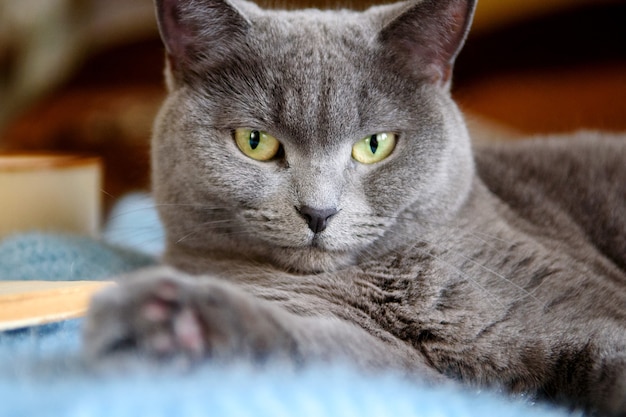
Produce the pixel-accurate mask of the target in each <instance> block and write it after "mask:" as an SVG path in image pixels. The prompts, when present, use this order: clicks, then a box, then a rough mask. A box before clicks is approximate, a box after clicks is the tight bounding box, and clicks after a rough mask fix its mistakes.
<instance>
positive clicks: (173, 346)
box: [84, 267, 299, 364]
mask: <svg viewBox="0 0 626 417" xmlns="http://www.w3.org/2000/svg"><path fill="white" fill-rule="evenodd" d="M272 307H273V306H269V305H267V303H261V302H258V300H256V299H254V298H253V297H250V296H248V295H247V294H245V293H243V292H242V291H240V290H238V289H237V288H235V287H233V286H232V285H228V284H227V283H224V282H221V281H219V280H216V279H210V278H195V277H189V276H186V275H184V274H182V273H180V272H178V271H175V270H173V269H171V268H167V267H162V268H153V269H146V270H142V271H140V272H137V273H135V274H132V275H129V276H127V277H123V279H122V280H121V281H120V284H119V285H118V286H116V287H113V288H110V289H108V290H105V291H104V292H102V293H100V294H98V295H97V296H96V297H95V298H94V300H93V301H92V305H91V307H90V311H89V314H88V316H87V320H86V324H85V331H84V348H85V353H86V356H87V358H88V360H90V361H91V362H92V363H99V362H103V361H105V360H106V362H107V363H109V362H110V361H111V360H128V359H129V356H130V357H142V358H144V359H159V360H173V359H175V360H178V361H182V362H184V363H186V364H191V363H193V362H196V361H201V360H204V359H207V358H212V359H214V360H218V361H225V360H230V359H232V358H235V357H236V358H248V359H251V360H253V361H263V360H265V359H267V358H279V357H284V358H289V359H290V360H291V361H293V362H297V360H298V357H299V352H298V349H297V345H296V343H295V340H294V338H293V336H292V335H291V334H290V332H289V331H288V329H287V327H288V324H287V323H286V322H285V320H284V319H283V318H282V317H280V316H281V314H280V313H281V312H279V311H277V310H276V309H275V308H272Z"/></svg>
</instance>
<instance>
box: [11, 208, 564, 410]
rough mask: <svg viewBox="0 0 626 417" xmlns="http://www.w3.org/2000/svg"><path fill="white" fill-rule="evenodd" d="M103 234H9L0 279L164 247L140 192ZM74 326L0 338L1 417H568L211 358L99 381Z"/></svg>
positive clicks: (376, 381) (91, 275) (327, 369)
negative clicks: (181, 369)
mask: <svg viewBox="0 0 626 417" xmlns="http://www.w3.org/2000/svg"><path fill="white" fill-rule="evenodd" d="M103 236H104V238H103V239H92V238H86V237H80V236H63V235H49V234H39V233H31V234H25V235H19V236H13V237H11V238H7V239H5V240H4V241H0V280H9V279H10V280H15V279H38V280H42V279H48V280H72V279H94V280H96V279H103V278H107V277H110V276H111V275H115V274H118V273H121V272H124V271H130V270H133V269H136V268H140V267H142V266H146V265H150V264H153V263H155V255H156V254H158V252H159V251H160V250H161V248H162V237H161V236H162V230H161V228H160V225H159V223H158V220H157V217H156V214H155V212H154V210H153V208H152V204H151V202H150V200H149V199H147V198H146V197H145V196H131V197H129V198H127V199H125V200H123V201H122V202H121V203H120V205H118V207H117V209H116V210H115V211H114V214H113V215H112V217H111V218H110V219H109V222H108V226H107V228H106V231H105V233H104V234H103ZM0 308H2V306H1V305H0ZM81 324H82V321H81V320H70V321H65V322H61V323H57V324H52V325H46V326H40V327H34V328H27V329H20V330H17V331H9V332H3V333H0V399H1V400H0V417H1V416H7V417H8V416H11V417H15V416H28V417H38V416H77V417H78V416H92V417H98V416H111V417H124V416H129V417H137V416H155V417H158V416H164V417H165V416H168V417H169V416H172V417H187V416H189V417H191V416H204V415H207V416H208V415H211V416H251V417H262V416H268V417H270V416H271V417H280V416H298V417H307V416H330V417H332V416H338V417H339V416H340V417H368V416H381V417H383V416H389V417H411V416H420V417H430V416H433V417H435V416H438V417H461V416H476V417H485V416H499V417H507V416H510V417H514V416H520V417H522V416H530V415H532V416H541V417H548V416H555V417H556V416H564V415H568V414H566V412H565V411H563V410H556V409H551V408H548V407H546V406H543V405H537V404H532V403H531V402H530V401H528V400H525V399H524V398H519V397H518V398H510V397H508V396H505V395H502V394H498V393H488V392H477V391H463V390H460V389H459V388H454V387H440V388H431V387H424V386H422V385H420V384H417V383H415V382H409V381H407V380H405V379H403V378H401V377H400V376H397V375H393V374H384V375H380V374H379V375H371V374H363V373H361V372H359V371H356V370H354V369H350V368H348V367H346V366H340V365H335V366H328V365H324V366H319V367H311V368H310V369H306V370H302V371H299V372H295V371H291V370H285V369H280V368H276V367H269V368H264V369H258V368H252V367H247V366H243V365H240V366H238V365H233V366H232V367H219V366H217V365H214V364H210V363H209V364H206V365H204V366H201V367H199V368H198V369H195V370H194V371H192V372H187V373H184V374H181V373H175V372H172V371H159V372H156V371H148V370H145V369H144V370H142V371H139V370H135V371H132V372H131V371H129V372H125V373H120V372H118V373H112V374H108V375H106V376H103V375H101V374H95V373H93V372H92V371H90V369H89V368H88V367H86V366H85V364H84V363H83V360H82V357H81V354H80V337H81V336H80V334H81Z"/></svg>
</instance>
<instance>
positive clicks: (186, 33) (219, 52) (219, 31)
mask: <svg viewBox="0 0 626 417" xmlns="http://www.w3.org/2000/svg"><path fill="white" fill-rule="evenodd" d="M156 12H157V21H158V25H159V32H160V33H161V38H162V40H163V43H164V44H165V49H166V52H167V56H168V60H169V64H170V69H171V70H172V71H173V72H174V73H175V74H177V73H184V72H186V71H191V72H194V71H196V70H201V69H202V68H204V69H206V68H207V67H211V66H216V65H219V63H220V62H222V61H223V60H225V59H227V58H228V56H229V54H230V53H231V52H232V51H233V49H234V48H237V47H238V41H239V40H242V39H243V37H244V36H245V32H246V31H247V29H248V27H249V22H248V21H247V19H246V18H245V17H244V16H243V15H242V14H241V13H240V12H239V11H238V10H237V8H236V7H235V6H234V5H233V4H232V3H231V2H230V1H229V0H156Z"/></svg>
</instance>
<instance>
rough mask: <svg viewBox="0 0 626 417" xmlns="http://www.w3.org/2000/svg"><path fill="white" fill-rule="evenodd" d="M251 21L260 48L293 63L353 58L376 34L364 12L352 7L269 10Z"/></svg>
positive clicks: (265, 53) (258, 49) (252, 32)
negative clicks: (341, 8) (336, 9)
mask: <svg viewBox="0 0 626 417" xmlns="http://www.w3.org/2000/svg"><path fill="white" fill-rule="evenodd" d="M251 20H252V21H251V23H252V25H251V26H252V27H251V29H250V30H251V33H250V35H251V38H252V39H253V42H254V47H256V49H257V51H258V52H261V53H263V54H264V55H266V56H269V57H274V58H276V59H279V60H289V62H290V63H291V64H297V63H302V64H303V65H307V64H308V63H309V62H310V61H315V62H316V63H317V65H320V64H323V62H320V61H322V60H327V61H333V60H334V61H340V60H342V59H346V60H352V59H354V57H355V56H357V55H358V54H362V53H363V52H364V51H365V50H366V49H368V47H369V46H370V45H372V44H373V41H374V38H375V35H376V31H374V30H372V29H371V28H369V27H368V25H367V21H368V19H366V18H365V15H364V14H363V13H358V12H354V11H349V10H341V11H329V10H324V11H323V10H315V9H310V10H301V11H266V12H265V13H262V14H260V15H258V16H255V17H254V18H252V19H251Z"/></svg>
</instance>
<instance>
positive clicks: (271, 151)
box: [235, 129, 280, 161]
mask: <svg viewBox="0 0 626 417" xmlns="http://www.w3.org/2000/svg"><path fill="white" fill-rule="evenodd" d="M235 142H237V146H238V147H239V149H240V150H241V152H243V153H244V154H245V155H247V156H249V157H250V158H252V159H256V160H257V161H269V160H270V159H272V158H273V157H275V156H276V154H278V151H279V150H280V142H279V141H278V140H277V139H276V138H275V137H273V136H271V135H268V134H267V133H265V132H261V131H259V130H252V129H237V130H235Z"/></svg>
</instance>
